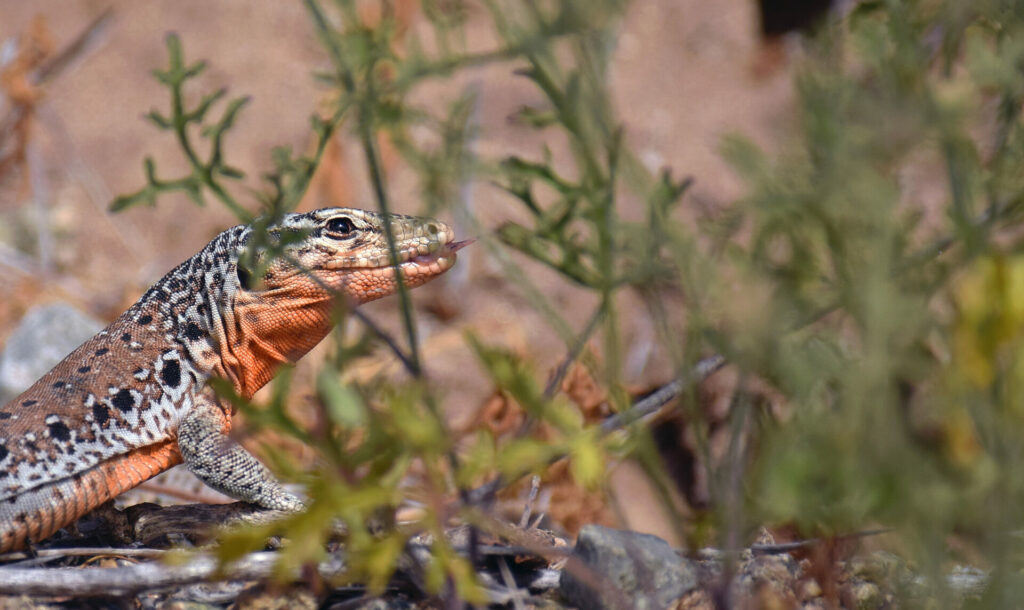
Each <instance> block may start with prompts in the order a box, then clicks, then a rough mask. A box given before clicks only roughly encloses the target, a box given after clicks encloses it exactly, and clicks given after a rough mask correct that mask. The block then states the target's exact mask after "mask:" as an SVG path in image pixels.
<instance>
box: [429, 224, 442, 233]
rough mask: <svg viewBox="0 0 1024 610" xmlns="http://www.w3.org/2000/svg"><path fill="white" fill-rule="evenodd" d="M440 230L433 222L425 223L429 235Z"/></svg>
mask: <svg viewBox="0 0 1024 610" xmlns="http://www.w3.org/2000/svg"><path fill="white" fill-rule="evenodd" d="M440 231H441V229H438V228H437V225H436V224H434V223H430V224H428V225H427V233H430V234H431V235H437V234H438V232H440Z"/></svg>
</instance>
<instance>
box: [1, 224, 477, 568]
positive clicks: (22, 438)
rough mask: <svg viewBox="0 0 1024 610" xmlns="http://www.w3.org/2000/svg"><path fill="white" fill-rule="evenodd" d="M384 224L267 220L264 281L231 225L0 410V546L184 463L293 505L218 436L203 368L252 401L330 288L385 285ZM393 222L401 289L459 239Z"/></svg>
mask: <svg viewBox="0 0 1024 610" xmlns="http://www.w3.org/2000/svg"><path fill="white" fill-rule="evenodd" d="M384 222H385V220H384V218H383V217H382V216H381V215H379V214H375V213H373V212H367V211H363V210H355V209H347V208H325V209H321V210H316V211H313V212H310V213H307V214H288V215H286V216H285V217H284V219H283V220H282V221H281V222H280V223H279V224H278V225H276V226H274V227H272V228H271V229H269V233H270V235H271V237H272V238H273V239H278V240H279V242H280V244H281V245H282V246H281V247H282V248H283V249H284V252H285V256H284V257H277V258H274V259H273V260H271V261H269V262H268V263H267V264H265V265H264V266H265V271H264V272H263V275H262V276H261V278H260V280H259V281H255V280H254V279H253V278H252V277H251V272H249V271H247V269H246V267H245V266H244V265H241V264H240V263H239V256H240V254H241V252H242V251H243V250H244V249H245V247H246V244H247V243H248V242H249V240H250V237H251V235H252V229H251V228H250V227H248V226H244V225H243V226H237V227H233V228H231V229H228V230H227V231H224V232H223V233H221V234H219V235H218V236H217V237H216V238H214V239H213V241H211V242H210V243H209V244H208V245H207V246H206V247H204V248H203V249H202V250H201V251H200V252H199V253H197V254H196V255H195V256H193V257H192V258H190V259H188V260H187V261H185V262H184V263H182V264H180V265H178V266H177V267H176V268H175V269H173V270H172V271H171V272H170V273H168V274H167V275H166V276H164V277H163V278H162V279H161V280H159V281H158V282H157V283H156V284H154V285H153V287H151V288H150V289H149V290H148V291H147V292H146V293H145V294H144V295H143V296H142V297H141V298H140V299H139V301H138V302H136V303H135V304H134V305H133V306H132V307H131V308H129V309H128V311H126V312H125V313H123V314H122V315H121V316H120V317H119V318H117V319H116V320H115V321H114V322H112V323H111V324H110V325H109V326H108V327H107V328H106V329H104V330H103V331H101V332H100V333H98V334H97V335H96V336H94V337H93V338H92V339H90V340H88V341H86V342H85V343H84V344H82V345H81V346H79V347H78V348H77V349H76V350H75V351H73V352H72V353H71V354H70V355H68V356H67V358H65V359H64V360H63V361H61V363H60V364H58V365H57V366H56V367H54V368H53V370H51V371H50V372H49V373H47V374H46V375H44V376H43V377H42V378H41V379H39V380H38V381H37V382H36V383H35V384H33V385H32V386H31V387H30V388H29V389H28V390H26V391H25V392H24V393H23V394H22V395H21V396H19V397H17V398H15V399H14V400H12V401H11V402H9V403H8V404H7V405H5V406H4V407H3V408H2V409H0V552H5V551H8V550H13V549H18V548H21V547H23V546H25V544H26V542H31V541H36V542H38V541H41V540H43V539H44V538H46V537H48V536H50V535H52V534H53V533H54V532H56V531H57V530H58V529H60V528H62V527H64V526H65V525H68V524H69V523H72V522H73V521H74V520H76V519H77V518H78V517H80V516H82V515H84V514H85V513H87V512H89V511H90V510H92V509H93V508H95V507H97V506H99V505H100V504H102V503H103V502H105V501H107V500H109V499H110V498H113V497H115V496H117V495H118V494H120V493H121V492H123V491H126V490H128V489H131V488H132V487H135V486H136V485H138V484H140V483H142V482H143V481H145V480H146V479H148V478H150V477H152V476H155V475H156V474H159V473H160V472H163V471H164V470H167V469H168V468H170V467H172V466H175V465H177V464H180V463H182V462H184V463H185V464H186V466H188V467H189V469H190V470H192V472H193V473H195V474H196V475H197V476H198V477H199V478H200V479H202V480H203V481H204V482H206V483H207V484H208V485H210V486H211V487H213V488H215V489H217V490H218V491H221V492H224V493H226V494H228V495H229V496H232V497H234V498H236V499H239V500H244V501H247V502H252V503H255V504H258V505H260V506H263V507H266V508H274V509H280V510H298V509H300V508H301V507H302V502H301V501H300V500H299V499H298V498H296V497H295V496H293V495H292V494H290V493H288V492H287V491H285V490H284V489H283V488H281V486H280V484H279V483H278V482H277V480H276V479H275V478H274V477H273V475H272V474H271V473H270V472H269V471H268V470H267V469H266V467H264V466H263V465H262V464H261V463H260V462H259V461H258V460H256V458H255V457H253V456H252V455H251V454H250V453H248V452H247V451H246V450H245V449H243V448H242V447H241V446H240V445H238V444H237V443H236V442H235V441H234V440H232V439H231V438H230V437H228V436H227V432H228V431H229V430H230V426H231V415H232V408H231V406H230V404H228V403H227V401H224V400H221V399H219V398H218V397H217V396H216V395H215V394H214V392H213V391H212V390H211V389H210V388H209V387H208V385H207V383H206V381H207V380H208V379H209V378H211V377H220V378H223V379H227V380H229V381H230V382H231V383H232V385H233V386H234V389H235V391H236V392H237V393H238V394H239V395H241V396H243V397H245V398H251V397H252V395H253V394H254V393H255V392H256V391H257V390H259V389H260V388H261V387H262V386H263V385H264V384H266V383H267V382H268V381H269V380H270V379H271V377H272V376H273V375H274V372H275V371H276V369H277V368H278V367H279V366H280V365H281V364H283V363H286V362H295V361H296V360H298V359H299V358H301V357H302V356H303V355H304V354H305V353H306V352H308V351H309V350H310V349H312V348H313V347H314V346H315V345H316V344H317V343H319V342H320V341H321V340H322V339H323V338H324V337H325V336H326V335H327V334H328V333H329V332H330V330H331V327H332V322H331V310H332V307H333V305H334V301H335V299H336V298H339V296H340V297H342V298H346V299H347V300H348V301H349V302H350V303H351V304H352V305H359V304H361V303H365V302H367V301H372V300H374V299H378V298H381V297H384V296H387V295H389V294H392V293H393V292H395V290H396V288H397V283H396V282H397V280H396V277H395V276H396V271H395V267H394V266H392V265H391V264H390V263H391V257H390V254H389V249H388V244H387V239H386V237H385V226H384ZM390 223H391V229H392V233H393V235H394V237H395V246H396V250H397V251H398V260H399V267H400V268H401V269H402V275H403V278H404V281H405V283H406V285H407V286H409V287H415V286H419V285H421V284H423V283H425V282H427V281H429V280H430V279H432V278H434V277H436V276H438V275H440V274H442V273H444V272H445V271H447V270H448V269H449V268H450V267H451V266H452V265H453V264H454V263H455V257H456V255H455V252H456V251H457V250H458V249H459V248H461V247H462V246H463V245H464V244H465V243H466V242H454V241H453V237H454V233H453V231H452V230H451V228H449V227H448V226H447V225H445V224H443V223H441V222H438V221H435V220H432V219H429V218H417V217H411V216H399V215H391V216H390ZM261 257H263V258H267V257H266V253H257V254H256V256H255V260H256V261H257V262H259V261H260V260H261Z"/></svg>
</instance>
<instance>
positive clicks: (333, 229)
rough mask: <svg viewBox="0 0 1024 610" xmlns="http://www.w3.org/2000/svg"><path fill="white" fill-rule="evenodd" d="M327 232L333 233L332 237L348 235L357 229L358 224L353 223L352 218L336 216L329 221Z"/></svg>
mask: <svg viewBox="0 0 1024 610" xmlns="http://www.w3.org/2000/svg"><path fill="white" fill-rule="evenodd" d="M325 228H326V229H327V232H328V233H330V234H331V237H335V238H338V237H348V236H349V234H350V233H352V232H353V231H355V230H356V225H355V224H353V222H352V219H351V218H346V217H345V216H336V217H334V218H332V219H330V220H328V221H327V225H326V227H325Z"/></svg>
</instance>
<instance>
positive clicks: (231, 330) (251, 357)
mask: <svg viewBox="0 0 1024 610" xmlns="http://www.w3.org/2000/svg"><path fill="white" fill-rule="evenodd" d="M332 304H333V300H332V299H331V297H330V295H329V294H328V293H326V292H325V291H323V290H288V289H275V290H270V291H264V292H260V293H249V292H239V293H237V295H236V298H235V300H234V304H233V307H231V308H230V311H227V312H224V314H223V316H224V318H225V324H224V327H223V328H224V334H225V336H224V337H223V339H222V340H221V341H220V342H219V348H220V360H221V363H222V366H223V371H218V373H219V374H220V375H221V376H222V377H225V378H227V379H229V380H231V382H232V384H233V385H234V387H235V391H236V392H238V394H239V395H241V396H243V397H245V398H247V399H248V398H252V396H253V394H255V393H256V391H257V390H259V389H260V388H262V387H263V386H264V385H266V384H267V382H269V381H270V380H271V379H272V378H273V376H274V373H276V372H277V369H278V368H280V367H281V365H283V364H286V363H293V362H296V361H297V360H299V358H302V356H304V355H305V354H306V353H307V352H308V351H309V350H311V349H313V348H314V347H316V345H317V344H318V343H320V341H322V340H323V338H324V337H326V336H327V334H328V333H329V332H330V331H331V327H332V326H333V324H332V322H331V309H332Z"/></svg>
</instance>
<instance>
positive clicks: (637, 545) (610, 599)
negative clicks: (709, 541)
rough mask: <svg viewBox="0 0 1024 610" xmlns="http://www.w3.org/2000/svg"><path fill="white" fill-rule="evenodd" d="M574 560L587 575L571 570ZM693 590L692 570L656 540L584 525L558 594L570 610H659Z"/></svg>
mask: <svg viewBox="0 0 1024 610" xmlns="http://www.w3.org/2000/svg"><path fill="white" fill-rule="evenodd" d="M573 559H575V560H578V561H579V562H581V563H582V564H584V565H585V566H586V568H587V570H586V573H584V572H583V571H581V570H578V569H573V564H574V563H575V562H574V561H573ZM593 585H597V586H596V587H595V586H593ZM696 587H697V569H696V567H695V566H693V565H692V564H691V562H690V561H689V560H687V559H684V558H682V557H680V556H679V555H678V554H677V553H676V552H675V550H673V549H672V547H671V546H669V544H668V543H667V542H665V541H664V540H662V539H661V538H658V537H657V536H651V535H649V534H640V533H637V532H627V531H620V530H614V529H610V528H606V527H601V526H600V525H586V526H584V527H583V529H582V530H580V535H579V538H577V540H576V547H575V548H574V549H573V552H572V556H571V559H570V562H569V563H568V564H567V565H566V567H565V569H564V570H563V571H562V578H561V583H560V586H559V591H560V593H561V594H562V596H563V597H564V598H565V599H566V601H568V603H569V604H570V605H572V606H575V607H577V608H587V609H588V610H589V609H595V610H602V609H608V610H612V609H615V610H619V609H622V610H627V609H631V608H635V609H636V610H664V609H665V608H668V607H670V606H672V604H673V603H674V602H675V601H676V600H678V599H679V598H681V597H682V596H683V595H684V594H685V593H687V592H689V591H691V590H693V589H695V588H696Z"/></svg>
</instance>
